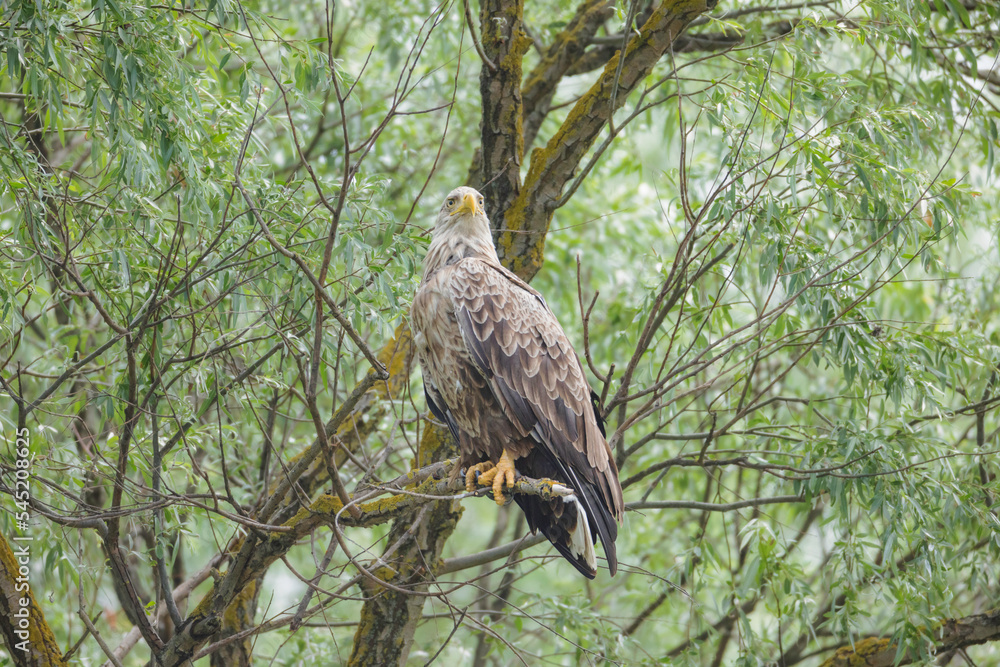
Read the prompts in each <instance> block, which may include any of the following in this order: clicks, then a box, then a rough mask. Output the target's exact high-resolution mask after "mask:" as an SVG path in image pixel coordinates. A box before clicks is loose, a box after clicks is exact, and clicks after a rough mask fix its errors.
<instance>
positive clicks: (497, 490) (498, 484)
mask: <svg viewBox="0 0 1000 667" xmlns="http://www.w3.org/2000/svg"><path fill="white" fill-rule="evenodd" d="M514 474H515V470H514V459H512V458H511V457H510V454H508V453H507V450H506V449H505V450H503V455H501V456H500V460H499V461H497V464H496V466H495V467H493V468H491V469H490V470H488V471H486V472H485V473H483V474H482V475H480V476H479V485H480V486H487V485H489V484H490V483H492V484H493V500H495V501H496V503H497V505H500V506H501V507H502V506H503V505H506V504H507V498H506V497H505V496H504V494H503V485H504V484H505V483H506V484H507V486H514Z"/></svg>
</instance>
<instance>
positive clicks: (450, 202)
mask: <svg viewBox="0 0 1000 667" xmlns="http://www.w3.org/2000/svg"><path fill="white" fill-rule="evenodd" d="M454 205H455V198H454V197H452V198H451V199H449V200H448V207H449V208H450V207H452V206H454Z"/></svg>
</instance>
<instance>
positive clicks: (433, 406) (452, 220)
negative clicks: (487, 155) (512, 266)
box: [410, 187, 624, 579]
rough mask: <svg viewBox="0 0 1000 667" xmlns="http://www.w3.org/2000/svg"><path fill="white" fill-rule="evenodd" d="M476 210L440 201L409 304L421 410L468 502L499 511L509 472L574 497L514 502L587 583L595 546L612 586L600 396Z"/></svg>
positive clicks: (610, 510) (614, 476)
mask: <svg viewBox="0 0 1000 667" xmlns="http://www.w3.org/2000/svg"><path fill="white" fill-rule="evenodd" d="M483 204H484V202H483V196H482V195H481V194H479V193H478V192H477V191H476V190H474V189H472V188H467V187H460V188H456V189H455V190H453V191H452V192H451V193H450V194H449V195H448V197H447V198H446V199H445V201H444V204H443V205H442V206H441V211H440V212H439V213H438V217H437V223H436V225H435V227H434V232H433V236H432V239H431V245H430V248H429V249H428V251H427V256H426V258H425V259H424V273H423V279H422V281H421V283H420V288H419V289H418V290H417V293H416V295H415V296H414V298H413V307H412V310H411V313H410V315H411V319H410V321H411V326H412V328H413V332H414V342H415V344H416V353H417V358H418V359H419V361H420V365H421V367H422V368H423V377H424V393H425V395H426V397H427V404H428V406H429V407H430V410H431V412H432V413H433V414H434V416H435V417H437V418H438V419H439V420H440V421H442V422H444V423H445V424H447V425H448V428H449V429H450V430H451V433H452V435H454V436H455V439H456V440H457V441H458V445H459V451H460V452H461V461H460V463H459V465H460V466H461V467H465V468H467V469H468V471H467V473H466V488H467V489H468V490H469V491H473V490H475V488H476V483H477V481H478V483H479V484H480V485H483V486H487V485H492V487H493V497H494V499H495V500H496V501H497V503H498V504H501V505H502V504H504V503H505V501H506V499H505V497H504V494H503V487H504V485H505V484H507V485H511V484H513V483H514V476H515V472H516V473H520V474H522V475H526V476H528V477H535V478H548V479H551V480H554V481H556V482H559V483H562V484H564V485H566V486H569V487H571V488H572V489H573V491H574V494H573V495H571V496H564V497H562V498H555V499H552V500H545V499H542V498H540V497H537V496H531V495H525V494H518V495H515V497H514V501H515V502H516V503H517V504H518V505H519V506H520V507H521V509H522V510H523V511H524V514H525V516H526V517H527V519H528V526H529V527H530V528H531V530H532V532H535V531H539V530H540V531H542V534H543V535H545V537H547V538H548V539H549V541H550V542H552V544H553V545H554V546H555V548H556V549H557V550H558V551H559V553H560V554H562V556H563V557H564V558H566V559H567V560H568V561H569V562H571V563H572V564H573V566H574V567H576V569H577V570H579V571H580V572H581V573H582V574H583V575H584V576H586V577H588V578H591V579H593V578H594V577H595V576H597V557H596V555H595V553H594V543H595V541H596V540H598V539H599V540H600V541H601V544H602V545H604V553H605V556H606V557H607V560H608V570H610V572H611V574H612V575H613V574H614V573H615V571H616V570H617V568H618V560H617V557H616V555H615V539H616V538H617V536H618V525H617V523H616V522H617V521H621V519H622V515H623V513H624V503H623V501H622V488H621V484H620V483H619V482H618V468H617V466H616V465H615V461H614V457H613V456H612V454H611V448H610V447H609V446H608V443H607V440H605V433H604V423H603V420H602V419H601V417H600V415H599V414H598V412H597V396H596V395H595V394H594V393H593V392H592V391H591V389H590V385H589V384H588V383H587V379H586V377H585V376H584V374H583V366H582V365H581V364H580V359H579V357H578V356H577V355H576V353H575V352H574V351H573V347H572V346H571V345H570V342H569V339H567V338H566V334H565V333H564V332H563V330H562V327H561V326H559V322H558V321H557V320H556V317H555V315H553V314H552V311H551V310H549V307H548V306H547V305H546V304H545V300H544V299H543V298H542V296H541V294H539V293H538V292H537V291H535V290H534V289H532V288H531V287H529V286H528V284H527V283H525V282H524V281H523V280H521V279H520V278H518V277H517V276H516V275H515V274H514V273H512V272H510V271H508V270H507V269H505V268H504V267H503V266H501V265H500V260H499V258H498V257H497V253H496V249H495V248H494V246H493V238H492V236H491V234H490V223H489V220H488V219H487V218H486V212H485V211H484V210H483Z"/></svg>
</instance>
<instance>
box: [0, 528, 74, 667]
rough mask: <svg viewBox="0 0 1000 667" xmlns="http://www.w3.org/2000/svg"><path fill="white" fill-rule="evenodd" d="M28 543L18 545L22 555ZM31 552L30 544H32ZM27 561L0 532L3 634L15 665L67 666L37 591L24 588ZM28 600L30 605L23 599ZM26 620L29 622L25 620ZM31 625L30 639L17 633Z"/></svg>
mask: <svg viewBox="0 0 1000 667" xmlns="http://www.w3.org/2000/svg"><path fill="white" fill-rule="evenodd" d="M24 545H30V543H29V542H22V543H18V544H17V545H15V547H16V548H17V549H18V552H19V554H20V552H21V550H22V549H23V547H24ZM29 552H30V546H29ZM24 560H26V558H22V562H21V563H18V555H15V552H14V550H13V549H12V548H11V545H10V543H9V542H7V538H5V537H4V536H3V535H0V634H3V639H4V643H5V644H6V645H7V648H8V650H9V652H10V655H11V657H12V659H13V660H14V664H16V665H18V666H19V667H49V666H50V665H54V666H57V667H58V666H61V665H65V664H66V661H65V660H63V657H62V649H60V648H59V645H58V644H57V643H56V639H55V636H54V635H53V634H52V629H51V628H50V627H49V624H48V623H46V621H45V614H44V613H42V608H41V607H39V606H38V602H37V601H36V600H35V594H34V592H33V591H32V590H31V589H30V586H29V588H28V589H27V590H21V588H22V587H23V585H24V584H25V583H28V584H30V582H26V581H25V577H24V576H22V575H23V574H24V572H25V571H26V570H20V567H21V565H24ZM24 601H27V603H28V604H27V605H22V602H24ZM22 613H26V614H27V617H26V618H24V619H22V618H20V617H19V616H18V615H19V614H22ZM22 620H24V621H25V623H21V621H22ZM25 625H26V626H27V633H28V634H27V638H25V636H24V635H23V634H22V635H21V636H18V634H17V632H18V631H20V632H22V633H23V632H24V630H25V629H24V627H22V626H25Z"/></svg>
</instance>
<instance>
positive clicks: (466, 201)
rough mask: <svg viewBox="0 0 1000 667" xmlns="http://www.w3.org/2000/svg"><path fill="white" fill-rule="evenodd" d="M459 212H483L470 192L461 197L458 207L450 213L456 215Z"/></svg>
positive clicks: (473, 213)
mask: <svg viewBox="0 0 1000 667" xmlns="http://www.w3.org/2000/svg"><path fill="white" fill-rule="evenodd" d="M459 213H471V214H472V215H475V214H477V213H483V209H481V208H479V202H478V201H476V198H475V197H474V196H472V195H471V194H466V195H464V196H463V197H462V203H461V204H459V206H458V208H456V209H455V210H454V211H452V215H453V216H454V215H458V214H459Z"/></svg>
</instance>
